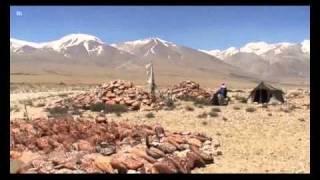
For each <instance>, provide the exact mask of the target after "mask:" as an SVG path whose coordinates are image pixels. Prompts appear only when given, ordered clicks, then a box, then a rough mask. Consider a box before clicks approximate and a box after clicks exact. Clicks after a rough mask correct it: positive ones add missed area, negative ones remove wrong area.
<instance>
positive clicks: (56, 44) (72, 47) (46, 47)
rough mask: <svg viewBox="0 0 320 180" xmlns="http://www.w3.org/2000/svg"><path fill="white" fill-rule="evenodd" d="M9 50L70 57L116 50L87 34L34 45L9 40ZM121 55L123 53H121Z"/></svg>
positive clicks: (12, 39) (94, 54) (67, 36)
mask: <svg viewBox="0 0 320 180" xmlns="http://www.w3.org/2000/svg"><path fill="white" fill-rule="evenodd" d="M10 41H11V50H12V51H13V52H15V53H33V52H35V51H53V52H56V53H59V54H62V55H64V56H65V57H72V56H77V57H79V56H80V57H81V56H100V55H103V53H104V51H108V50H107V49H109V50H110V49H113V50H114V51H116V50H117V49H115V48H113V47H111V46H109V45H107V44H106V43H104V42H103V41H101V40H100V39H99V38H97V37H95V36H92V35H88V34H70V35H66V36H64V37H62V38H60V39H58V40H54V41H50V42H43V43H34V42H27V41H23V40H18V39H15V38H11V39H10ZM117 51H118V50H117ZM122 53H123V52H122Z"/></svg>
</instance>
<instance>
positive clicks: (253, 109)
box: [246, 107, 256, 112]
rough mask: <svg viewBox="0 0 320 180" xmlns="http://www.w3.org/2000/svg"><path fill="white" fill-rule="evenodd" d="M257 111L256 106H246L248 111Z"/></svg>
mask: <svg viewBox="0 0 320 180" xmlns="http://www.w3.org/2000/svg"><path fill="white" fill-rule="evenodd" d="M255 111H256V108H254V107H248V108H246V112H255Z"/></svg>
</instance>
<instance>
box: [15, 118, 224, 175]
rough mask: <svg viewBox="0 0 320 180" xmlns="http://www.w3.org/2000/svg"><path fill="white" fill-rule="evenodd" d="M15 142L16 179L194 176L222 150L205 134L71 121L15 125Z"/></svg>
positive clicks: (146, 126) (23, 122) (21, 122)
mask: <svg viewBox="0 0 320 180" xmlns="http://www.w3.org/2000/svg"><path fill="white" fill-rule="evenodd" d="M11 136H12V138H13V141H12V142H13V145H12V146H11V148H10V162H11V163H12V164H15V166H18V167H15V169H16V171H15V172H13V173H137V174H141V173H191V170H192V169H194V168H196V167H205V166H206V165H207V164H211V163H214V159H213V156H215V155H214V154H215V152H214V150H213V149H214V148H213V147H216V146H217V145H216V144H213V143H214V142H213V140H212V138H209V137H207V136H205V135H204V134H200V133H191V132H169V131H166V130H164V129H163V128H162V127H161V125H159V124H156V125H154V126H148V125H132V124H128V123H121V122H119V123H116V122H114V121H108V120H107V119H105V121H101V119H100V120H99V123H95V122H91V121H87V120H85V119H83V120H77V121H75V120H74V119H73V118H72V117H68V118H67V117H58V118H51V119H41V118H38V119H34V120H32V121H20V120H15V121H13V122H11ZM218 145H219V144H218ZM217 147H218V146H217ZM17 162H20V163H17ZM17 164H20V165H17ZM12 166H13V165H12Z"/></svg>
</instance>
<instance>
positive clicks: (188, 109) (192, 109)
mask: <svg viewBox="0 0 320 180" xmlns="http://www.w3.org/2000/svg"><path fill="white" fill-rule="evenodd" d="M185 110H187V111H194V108H193V107H191V106H189V105H187V106H185Z"/></svg>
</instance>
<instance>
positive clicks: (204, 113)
mask: <svg viewBox="0 0 320 180" xmlns="http://www.w3.org/2000/svg"><path fill="white" fill-rule="evenodd" d="M197 117H198V118H206V117H208V113H206V112H203V113H201V114H199V115H198V116H197Z"/></svg>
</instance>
